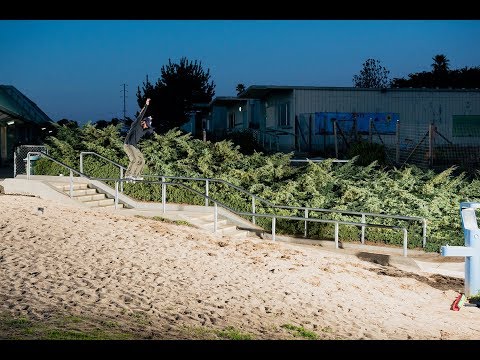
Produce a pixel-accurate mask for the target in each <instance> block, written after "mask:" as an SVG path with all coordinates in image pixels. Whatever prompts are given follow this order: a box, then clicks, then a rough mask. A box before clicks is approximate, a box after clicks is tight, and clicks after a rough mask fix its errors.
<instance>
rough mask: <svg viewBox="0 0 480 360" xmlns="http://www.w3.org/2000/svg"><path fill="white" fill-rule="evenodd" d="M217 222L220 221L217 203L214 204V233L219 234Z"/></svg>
mask: <svg viewBox="0 0 480 360" xmlns="http://www.w3.org/2000/svg"><path fill="white" fill-rule="evenodd" d="M217 221H218V206H217V203H216V202H214V203H213V232H214V233H216V232H217Z"/></svg>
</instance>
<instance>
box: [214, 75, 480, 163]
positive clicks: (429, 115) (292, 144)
mask: <svg viewBox="0 0 480 360" xmlns="http://www.w3.org/2000/svg"><path fill="white" fill-rule="evenodd" d="M210 122H211V124H210V126H211V131H212V132H221V131H227V132H228V131H239V130H242V131H246V130H245V129H250V130H248V131H254V132H255V133H256V134H257V138H258V140H259V141H261V142H263V143H264V144H265V145H266V147H267V148H270V149H271V150H274V151H283V152H295V153H307V154H320V155H328V156H334V157H337V158H341V157H344V156H345V154H346V151H347V150H348V147H349V145H350V144H352V143H353V142H355V141H360V140H364V141H370V142H376V143H380V144H383V145H385V147H386V150H387V152H388V156H389V158H390V160H391V161H392V162H393V163H397V164H398V163H404V162H412V161H413V162H418V163H425V164H426V165H432V164H433V162H434V161H435V159H436V158H437V160H438V157H439V155H438V154H440V153H441V152H442V151H443V152H444V153H445V149H449V148H450V150H448V151H450V152H455V151H456V152H458V154H457V155H458V156H464V155H465V154H467V153H470V154H471V151H472V149H474V150H475V151H474V152H475V154H476V151H478V148H479V145H480V90H478V89H425V88H422V89H411V88H408V89H405V88H401V89H379V88H375V89H373V88H372V89H365V88H352V87H313V86H271V85H266V86H264V85H253V86H250V87H248V88H247V89H246V90H245V91H243V92H242V93H240V94H239V96H238V97H218V98H215V99H213V100H212V102H211V115H210ZM435 154H437V155H438V156H437V155H435ZM469 156H471V155H469ZM474 156H477V155H474ZM479 156H480V154H479ZM437 162H438V161H437Z"/></svg>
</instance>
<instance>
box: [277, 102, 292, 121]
mask: <svg viewBox="0 0 480 360" xmlns="http://www.w3.org/2000/svg"><path fill="white" fill-rule="evenodd" d="M288 105H289V104H288V103H283V104H278V105H277V119H278V126H279V127H281V126H290V111H289V110H290V109H289V108H290V106H288Z"/></svg>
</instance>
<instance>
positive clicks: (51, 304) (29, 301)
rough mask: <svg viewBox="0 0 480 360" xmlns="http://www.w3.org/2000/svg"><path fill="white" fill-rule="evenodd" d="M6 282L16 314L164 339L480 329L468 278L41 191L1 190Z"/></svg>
mask: <svg viewBox="0 0 480 360" xmlns="http://www.w3.org/2000/svg"><path fill="white" fill-rule="evenodd" d="M38 208H43V212H42V211H39V210H38ZM159 215H161V214H159ZM0 284H1V286H0V311H1V312H6V313H8V314H11V315H12V316H25V317H28V318H32V319H33V318H34V319H40V320H42V319H45V320H46V319H48V318H49V317H51V316H53V314H70V315H72V316H90V317H95V318H97V319H104V320H105V321H107V320H110V321H116V322H117V323H120V324H122V326H125V328H130V329H132V330H133V329H135V326H137V327H139V326H141V328H142V330H143V331H144V332H145V333H148V334H150V336H149V338H153V339H196V338H205V337H207V338H208V337H209V336H212V338H215V337H214V336H213V335H208V334H214V333H215V331H221V330H225V329H235V330H238V331H239V332H241V333H243V334H249V336H251V338H253V339H301V338H302V336H300V335H299V333H298V332H295V331H294V330H292V329H295V328H303V329H305V330H306V331H308V332H309V333H310V334H314V335H315V336H316V338H318V339H352V340H353V339H379V340H387V339H390V340H393V339H432V340H433V339H480V308H476V307H464V308H462V309H461V311H452V310H450V306H451V304H452V302H453V301H454V299H455V297H456V296H457V295H458V294H459V292H461V291H463V290H464V285H463V279H458V278H453V277H448V276H443V275H438V274H430V273H422V272H421V271H420V270H418V271H406V270H401V269H399V268H396V267H393V266H382V265H380V264H374V263H371V262H368V261H364V260H361V259H359V258H357V257H356V256H354V255H344V254H339V253H336V252H332V251H325V250H322V249H321V248H319V247H306V246H298V245H294V244H286V243H280V242H272V241H268V240H262V239H254V238H252V239H233V238H228V237H223V236H221V235H214V234H212V233H210V232H207V231H205V230H201V229H198V228H195V227H191V226H185V225H175V224H168V223H164V222H160V221H156V220H153V219H150V218H139V217H134V216H131V215H128V216H127V215H122V214H121V212H120V211H117V212H114V211H107V210H98V209H90V208H86V207H81V206H78V207H75V206H67V205H64V204H61V203H58V202H54V201H49V200H43V199H40V198H38V197H32V196H20V195H4V194H3V195H0ZM139 317H141V318H142V319H143V321H142V322H139V321H136V322H135V321H133V320H135V319H137V320H138V318H139ZM289 328H290V330H289Z"/></svg>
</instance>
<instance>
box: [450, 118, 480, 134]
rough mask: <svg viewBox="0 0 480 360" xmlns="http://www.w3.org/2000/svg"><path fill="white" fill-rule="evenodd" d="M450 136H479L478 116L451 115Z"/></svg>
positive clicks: (479, 120) (479, 121)
mask: <svg viewBox="0 0 480 360" xmlns="http://www.w3.org/2000/svg"><path fill="white" fill-rule="evenodd" d="M452 135H453V136H454V137H472V136H480V115H453V116H452Z"/></svg>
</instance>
